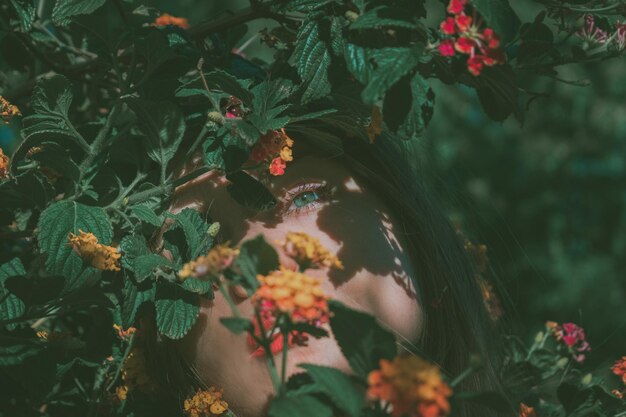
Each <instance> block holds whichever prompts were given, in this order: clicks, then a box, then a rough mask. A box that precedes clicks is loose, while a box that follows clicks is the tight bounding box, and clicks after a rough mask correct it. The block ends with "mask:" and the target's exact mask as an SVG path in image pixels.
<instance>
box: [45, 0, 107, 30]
mask: <svg viewBox="0 0 626 417" xmlns="http://www.w3.org/2000/svg"><path fill="white" fill-rule="evenodd" d="M104 3H106V0H57V1H56V3H55V5H54V9H52V21H53V22H54V24H56V25H60V26H65V25H67V24H69V23H70V22H71V18H72V17H74V16H79V15H84V14H90V13H93V12H94V11H96V10H97V9H98V8H100V7H101V6H102V5H103V4H104Z"/></svg>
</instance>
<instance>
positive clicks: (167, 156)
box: [126, 99, 185, 170]
mask: <svg viewBox="0 0 626 417" xmlns="http://www.w3.org/2000/svg"><path fill="white" fill-rule="evenodd" d="M126 102H127V103H128V106H129V107H130V108H131V110H133V112H135V114H136V115H137V118H138V124H139V128H140V129H141V131H142V132H143V133H144V135H145V138H146V140H145V142H144V143H145V146H146V151H147V153H148V156H149V157H150V159H152V160H153V161H155V162H156V163H158V164H159V165H161V169H162V170H164V169H165V167H166V166H167V164H168V162H169V161H170V160H171V159H172V158H173V157H174V154H175V153H176V150H177V149H178V146H179V145H180V142H181V141H182V140H183V135H184V134H185V122H184V120H183V116H182V113H181V111H180V109H179V108H178V106H177V105H176V104H174V103H171V102H168V101H160V102H156V101H148V100H142V99H128V100H127V101H126Z"/></svg>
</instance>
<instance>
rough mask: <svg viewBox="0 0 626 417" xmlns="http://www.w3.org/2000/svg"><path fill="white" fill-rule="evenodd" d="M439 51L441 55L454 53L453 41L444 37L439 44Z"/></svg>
mask: <svg viewBox="0 0 626 417" xmlns="http://www.w3.org/2000/svg"><path fill="white" fill-rule="evenodd" d="M439 53H440V54H441V56H453V55H454V42H452V39H444V40H442V41H441V43H440V44H439Z"/></svg>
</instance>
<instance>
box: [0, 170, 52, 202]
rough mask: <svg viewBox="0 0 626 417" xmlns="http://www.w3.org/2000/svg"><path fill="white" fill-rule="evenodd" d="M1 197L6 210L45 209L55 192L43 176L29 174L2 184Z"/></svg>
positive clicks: (0, 183) (35, 173)
mask: <svg viewBox="0 0 626 417" xmlns="http://www.w3.org/2000/svg"><path fill="white" fill-rule="evenodd" d="M0 195H2V208H5V209H18V208H29V209H32V208H35V207H42V208H43V207H45V206H46V204H48V201H49V200H50V199H51V198H52V197H53V196H54V190H53V189H52V187H51V186H50V183H49V182H48V181H47V180H46V179H45V178H44V176H43V175H42V174H40V173H38V172H27V173H25V174H21V175H19V176H17V177H15V178H12V179H11V180H9V181H4V182H0Z"/></svg>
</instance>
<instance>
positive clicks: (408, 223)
mask: <svg viewBox="0 0 626 417" xmlns="http://www.w3.org/2000/svg"><path fill="white" fill-rule="evenodd" d="M293 139H294V140H295V145H294V147H293V156H294V160H293V161H292V162H290V163H289V164H288V166H287V168H286V170H285V173H284V174H283V175H280V176H269V175H266V173H265V172H261V173H259V172H258V171H257V172H250V174H252V175H255V176H257V177H259V175H260V177H259V178H260V179H261V180H262V181H263V182H265V185H266V186H267V187H268V189H269V190H270V191H271V192H272V193H273V194H274V196H275V197H276V198H277V200H278V202H279V203H278V204H277V206H276V207H275V208H274V209H272V210H269V211H266V212H254V211H251V210H250V209H246V208H244V207H242V206H240V205H239V204H237V202H235V200H233V198H232V197H231V196H230V194H229V193H228V191H227V185H228V181H227V180H226V179H225V178H224V177H223V176H221V175H220V174H219V173H217V172H209V173H207V174H205V175H203V176H201V177H199V178H197V179H195V180H193V181H192V182H190V183H188V184H186V185H185V186H183V187H180V188H179V189H178V190H177V194H176V197H175V199H174V203H173V206H174V208H173V209H174V210H180V209H182V208H185V207H193V208H195V209H197V210H198V211H200V212H202V213H205V214H206V215H207V216H208V217H210V218H211V220H213V221H219V222H220V225H221V231H220V234H221V235H222V239H223V240H224V241H230V242H233V243H237V242H240V241H241V240H245V239H249V238H253V237H255V236H257V235H258V234H263V235H264V237H265V239H266V240H267V241H268V242H270V243H275V242H280V241H284V238H285V235H286V234H287V232H305V233H307V234H309V235H310V236H313V237H315V238H317V239H319V240H320V242H321V243H322V244H323V245H324V246H326V247H327V248H328V249H329V250H330V251H331V253H334V254H336V256H337V257H338V258H339V259H340V261H341V262H342V263H343V266H344V267H343V269H322V270H308V271H306V273H307V274H309V275H312V276H316V277H318V278H320V279H321V280H322V288H323V289H324V291H325V293H326V294H327V295H328V296H329V297H331V298H333V299H337V300H339V301H341V302H343V303H344V304H346V305H348V306H350V307H351V308H354V309H357V310H362V311H366V312H368V313H370V314H373V315H374V316H375V317H376V318H377V319H378V320H379V322H380V323H381V324H382V325H384V326H386V327H387V328H389V329H390V330H392V331H393V332H394V333H395V334H396V336H397V341H398V342H399V343H401V344H402V345H403V346H405V348H406V347H411V346H413V347H416V350H419V351H423V352H425V354H426V355H427V356H428V357H429V358H430V359H431V360H434V361H435V362H437V363H438V364H439V365H440V366H441V367H442V370H443V371H444V372H445V373H447V374H448V375H450V376H452V377H454V376H456V375H458V374H459V373H460V372H462V371H463V370H465V369H466V368H467V367H468V366H469V364H470V357H471V356H472V355H478V356H479V357H480V358H482V360H483V362H484V364H485V367H484V371H483V372H482V373H481V374H480V375H477V376H476V377H475V378H474V379H473V380H471V381H468V383H467V388H478V387H479V386H480V387H481V388H485V387H489V386H491V387H493V386H494V385H495V378H494V373H493V361H494V359H493V358H494V357H493V355H492V354H491V352H489V351H488V350H487V349H488V348H487V344H486V340H488V338H490V337H491V334H492V333H491V328H490V327H491V326H490V322H489V319H488V318H487V315H486V314H485V309H484V305H483V302H482V296H481V292H480V290H479V286H478V283H477V281H476V270H475V267H474V265H473V264H472V262H471V261H470V258H469V257H468V255H467V254H466V253H465V250H464V248H463V245H462V242H460V240H459V238H458V236H457V235H456V233H455V231H454V230H453V229H452V227H450V225H449V224H448V222H447V221H446V219H445V217H444V216H443V214H442V213H441V211H440V210H439V209H438V208H437V207H436V206H434V205H433V203H432V202H431V201H430V200H429V199H428V197H427V196H426V195H425V194H424V192H423V191H422V189H421V188H420V187H419V184H418V181H416V177H415V175H414V174H412V171H411V169H410V165H409V161H410V159H409V158H408V157H407V155H409V154H410V153H408V152H407V148H406V147H405V146H404V145H403V144H402V143H398V142H397V141H396V140H394V139H393V138H391V137H386V136H383V137H381V138H379V139H378V140H377V141H376V143H375V144H372V145H368V144H364V143H360V142H358V141H357V140H355V139H351V140H345V141H344V152H343V153H342V154H341V155H339V156H336V155H335V156H333V155H329V153H328V152H325V151H322V150H321V149H322V148H326V149H327V147H322V146H319V144H316V143H314V142H313V141H311V140H305V139H304V138H298V137H297V136H295V135H294V137H293ZM198 166H199V163H198V162H195V163H191V164H188V166H187V167H186V168H187V169H186V171H185V172H188V171H189V170H191V169H196V168H197V167H198ZM185 172H183V173H182V174H181V175H183V174H184V173H185ZM157 246H158V245H157ZM275 246H279V245H275ZM277 250H278V252H279V256H280V261H281V263H282V265H283V266H285V267H287V268H294V269H295V268H296V265H295V264H294V261H293V260H291V259H290V258H289V257H287V256H286V255H285V253H284V252H282V251H281V249H280V248H277ZM166 255H167V254H166ZM231 292H232V295H233V298H234V299H235V301H236V302H237V304H238V307H239V309H240V310H241V312H242V314H243V315H244V316H245V315H250V316H251V315H252V304H251V300H250V299H249V298H248V297H247V295H246V293H245V291H243V290H239V289H237V288H234V289H233V290H232V291H231ZM231 315H232V314H231V311H230V308H229V306H228V304H227V303H226V301H225V300H224V298H223V297H222V296H220V294H219V293H218V294H217V295H216V297H215V299H214V300H212V301H210V302H206V303H205V304H204V305H202V307H201V314H200V318H199V320H198V322H197V323H196V325H195V327H194V328H193V329H192V331H191V332H190V333H189V334H188V335H187V336H186V337H185V338H184V339H183V340H182V341H180V342H176V344H175V347H173V348H172V346H170V349H169V350H168V351H167V352H169V353H168V355H173V356H174V357H176V358H178V359H180V360H179V361H178V363H180V364H181V365H180V367H178V366H175V367H174V368H173V369H169V370H167V371H166V374H167V375H165V377H166V378H168V380H169V382H170V383H169V384H168V385H170V386H171V385H172V384H171V381H172V378H177V377H180V378H185V375H187V376H188V375H190V374H193V375H194V376H195V377H196V378H197V379H199V380H200V382H201V383H202V384H204V385H206V386H217V387H220V388H223V389H224V396H225V398H226V399H227V400H228V401H229V402H230V404H231V408H232V410H233V411H234V412H235V413H236V414H237V415H238V416H240V417H256V416H263V415H265V414H266V411H267V409H266V405H267V403H268V400H269V398H270V397H271V395H272V394H273V390H272V388H271V387H272V384H271V382H270V379H269V375H268V372H267V369H266V366H265V363H264V361H263V360H262V358H258V357H257V356H255V355H253V354H252V352H253V351H254V346H250V345H249V344H248V343H247V342H246V338H245V337H242V336H237V335H233V334H232V333H230V331H229V330H227V329H226V328H225V327H224V326H222V325H221V323H220V322H219V319H220V317H228V316H231ZM162 354H163V353H162ZM157 357H160V355H158V356H157ZM288 357H289V361H288V367H287V374H288V376H289V375H292V374H294V373H297V372H298V371H299V370H298V367H297V364H299V363H315V364H321V365H326V366H332V367H336V368H339V369H341V370H342V371H345V372H349V366H348V364H347V362H346V360H345V359H344V358H343V356H342V354H341V352H340V350H339V347H338V346H337V344H336V343H335V341H334V339H333V338H322V339H313V340H310V341H309V343H308V346H296V347H294V348H291V350H290V352H289V355H288ZM171 358H172V356H170V357H169V358H168V360H167V361H165V362H167V363H170V362H171ZM160 363H161V364H162V363H164V361H160ZM189 369H191V370H193V372H191V373H190V372H187V371H189ZM300 371H301V370H300ZM191 384H192V385H193V382H192V383H191ZM192 389H193V388H192ZM187 394H188V392H186V393H184V394H183V395H187Z"/></svg>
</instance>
